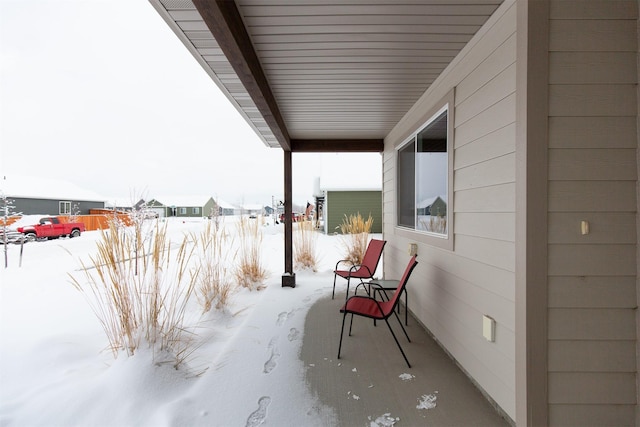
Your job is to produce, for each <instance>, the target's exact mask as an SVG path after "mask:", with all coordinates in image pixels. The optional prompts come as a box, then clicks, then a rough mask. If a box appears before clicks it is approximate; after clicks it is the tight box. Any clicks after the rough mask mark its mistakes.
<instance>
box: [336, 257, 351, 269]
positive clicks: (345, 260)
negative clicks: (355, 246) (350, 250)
mask: <svg viewBox="0 0 640 427" xmlns="http://www.w3.org/2000/svg"><path fill="white" fill-rule="evenodd" d="M342 263H345V264H346V263H349V264H351V265H353V262H352V261H351V260H350V259H341V260H340V261H338V262H336V268H334V271H335V270H337V269H338V266H339V265H340V264H342Z"/></svg>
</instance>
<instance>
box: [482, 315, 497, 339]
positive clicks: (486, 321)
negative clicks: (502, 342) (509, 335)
mask: <svg viewBox="0 0 640 427" xmlns="http://www.w3.org/2000/svg"><path fill="white" fill-rule="evenodd" d="M482 336H484V338H485V339H486V340H487V341H489V342H494V341H495V340H496V321H495V320H494V319H492V318H491V317H489V316H487V315H486V314H485V315H483V316H482Z"/></svg>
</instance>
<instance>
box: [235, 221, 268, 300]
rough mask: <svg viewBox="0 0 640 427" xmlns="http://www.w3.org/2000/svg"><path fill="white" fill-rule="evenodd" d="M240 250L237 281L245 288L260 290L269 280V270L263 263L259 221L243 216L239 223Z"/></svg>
mask: <svg viewBox="0 0 640 427" xmlns="http://www.w3.org/2000/svg"><path fill="white" fill-rule="evenodd" d="M237 228H238V237H239V239H240V249H239V250H238V254H237V264H236V270H235V276H236V280H237V281H238V283H239V284H240V286H243V287H245V288H249V289H259V288H260V287H261V285H262V283H264V280H265V279H266V278H267V270H266V269H265V268H264V266H263V265H262V263H261V259H260V248H261V246H262V231H261V230H260V226H259V224H258V221H250V220H249V218H247V217H245V216H242V217H241V218H240V220H239V221H238V223H237Z"/></svg>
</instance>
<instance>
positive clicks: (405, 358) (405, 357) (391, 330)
mask: <svg viewBox="0 0 640 427" xmlns="http://www.w3.org/2000/svg"><path fill="white" fill-rule="evenodd" d="M384 321H385V322H387V326H388V327H389V332H391V335H392V336H393V339H394V340H395V341H396V344H397V345H398V348H399V349H400V353H402V357H404V361H405V362H407V366H408V367H409V368H411V364H410V363H409V359H407V355H406V354H404V350H403V349H402V346H401V345H400V342H399V341H398V338H396V334H394V333H393V329H391V325H390V324H389V321H388V320H387V319H384ZM400 326H402V322H400ZM402 329H403V330H404V328H402ZM405 334H406V331H405ZM407 338H408V337H407Z"/></svg>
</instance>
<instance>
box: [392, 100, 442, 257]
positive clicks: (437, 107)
mask: <svg viewBox="0 0 640 427" xmlns="http://www.w3.org/2000/svg"><path fill="white" fill-rule="evenodd" d="M454 100H455V98H454V91H453V90H451V91H449V93H448V94H447V95H446V96H445V97H444V98H442V99H441V100H440V101H439V102H437V103H436V104H434V106H433V107H432V108H430V109H429V110H427V112H426V113H425V114H424V115H423V116H422V117H423V121H421V123H420V126H417V127H416V128H415V129H414V130H413V131H412V132H411V134H410V135H409V136H408V137H406V138H404V139H403V140H402V141H401V142H400V143H398V144H396V146H395V147H394V149H395V152H394V168H397V167H398V151H399V150H400V149H401V148H402V147H404V146H405V145H406V144H407V143H409V142H410V141H411V139H413V138H415V137H416V135H417V134H418V133H419V132H420V131H421V130H422V129H424V128H425V127H426V126H427V125H428V124H429V123H430V122H431V121H432V120H433V119H435V118H436V117H437V116H438V115H439V114H441V113H442V112H443V111H445V110H447V154H448V158H447V160H448V165H447V172H448V178H447V199H448V200H447V231H448V232H447V235H446V236H445V235H442V234H437V233H431V232H428V231H423V230H416V229H415V228H408V227H403V226H400V225H398V208H397V206H396V207H395V217H394V233H395V235H397V236H399V237H404V238H407V239H411V240H413V241H415V242H419V243H425V244H427V245H431V246H436V247H439V248H442V249H446V250H450V251H453V250H454V246H453V241H454V217H455V215H454V203H453V201H454V199H453V198H454V191H453V186H454V182H453V175H454V171H453V165H454V163H453V156H454V140H453V137H454V129H455V120H454V111H455V104H454ZM396 172H397V171H396ZM395 185H396V188H395V191H396V197H397V195H398V185H399V182H398V178H397V173H396V178H395Z"/></svg>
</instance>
